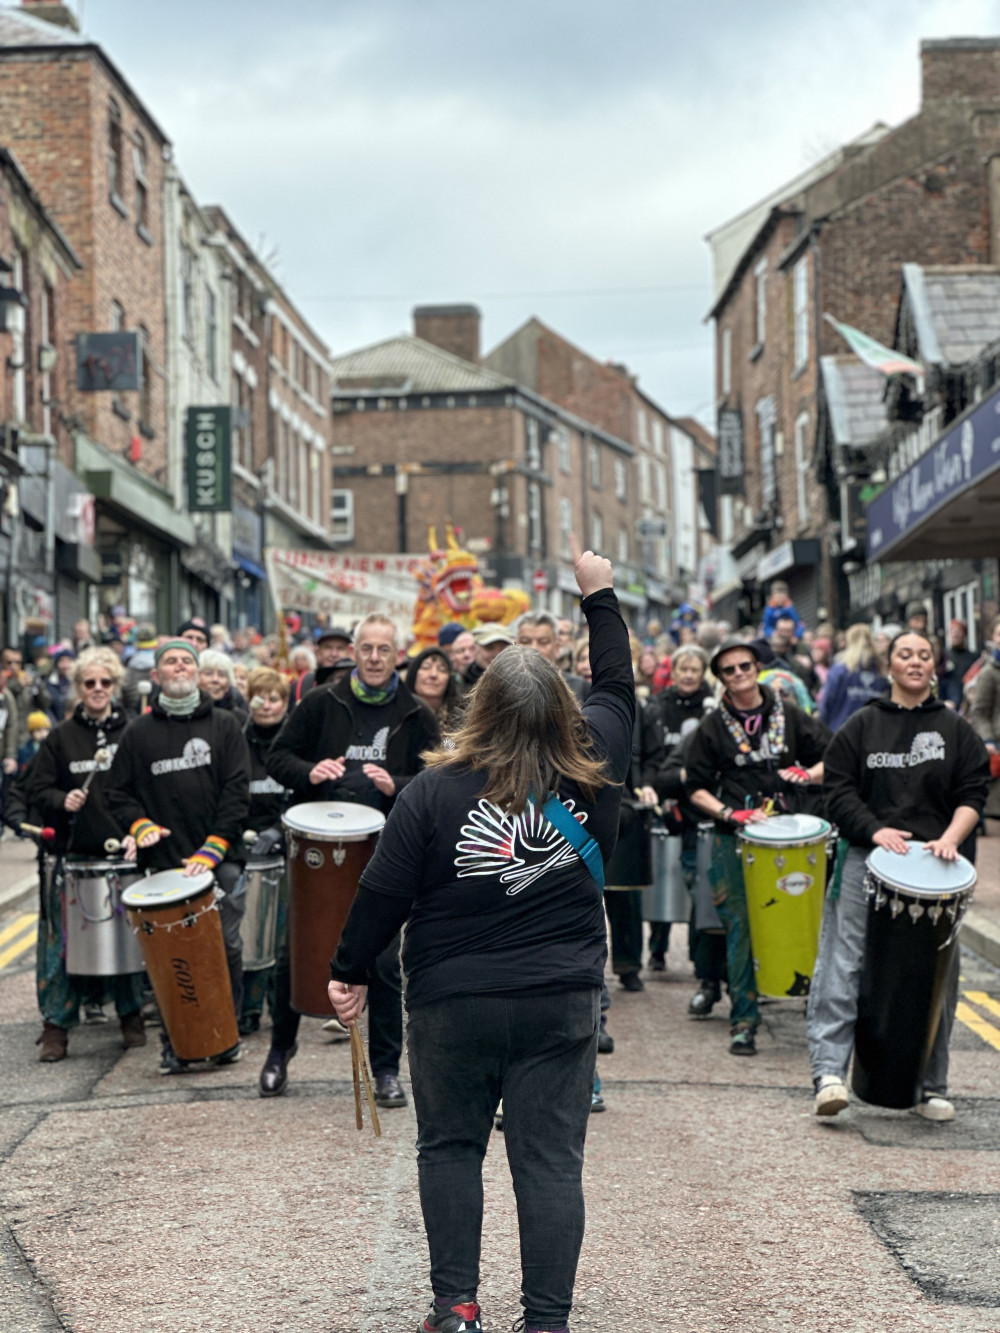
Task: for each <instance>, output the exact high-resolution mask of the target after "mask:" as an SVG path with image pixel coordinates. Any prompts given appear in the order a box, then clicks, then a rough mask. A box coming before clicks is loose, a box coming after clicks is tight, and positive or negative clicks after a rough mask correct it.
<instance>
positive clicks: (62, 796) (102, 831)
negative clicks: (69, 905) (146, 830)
mask: <svg viewBox="0 0 1000 1333" xmlns="http://www.w3.org/2000/svg"><path fill="white" fill-rule="evenodd" d="M124 674H125V673H124V671H123V669H122V665H121V663H120V662H119V660H118V658H117V656H116V655H115V654H114V653H113V652H112V651H111V649H110V648H88V649H85V650H84V652H82V653H81V654H80V656H79V657H78V658H77V659H76V661H75V662H74V664H73V674H72V684H73V688H74V691H75V693H76V695H77V697H78V699H79V702H78V703H77V705H76V707H75V708H74V710H73V713H72V714H71V716H70V717H68V718H67V719H66V721H65V722H60V723H59V725H58V726H57V727H55V728H54V729H53V730H52V731H51V732H50V733H49V735H48V736H47V737H46V739H45V740H44V741H43V742H42V744H41V747H40V748H39V751H38V754H37V755H36V756H35V758H34V761H33V762H32V766H31V769H30V771H29V774H28V782H27V791H28V801H29V805H30V807H31V809H32V811H33V812H34V813H36V814H37V817H38V819H39V821H40V822H41V823H42V824H46V825H49V826H51V827H52V828H53V829H54V830H55V839H54V842H53V843H52V844H51V850H52V851H53V852H54V853H55V855H56V858H57V862H56V863H57V866H58V865H60V864H61V863H62V862H63V861H64V859H65V858H66V857H72V858H77V859H81V860H91V861H94V860H101V861H104V860H107V859H108V854H107V852H106V851H105V847H104V844H105V840H106V839H108V838H115V839H117V838H118V837H119V828H118V824H117V822H116V821H115V820H114V819H112V817H111V813H110V811H109V809H108V806H107V803H106V801H105V797H104V787H105V784H106V782H107V776H106V775H107V772H108V769H109V768H110V767H111V760H112V758H113V757H114V753H115V751H116V750H117V748H118V742H119V740H120V739H121V734H122V731H123V730H124V728H125V726H126V724H127V721H128V719H127V718H126V716H125V713H124V712H123V710H122V708H121V705H120V704H119V703H118V702H117V701H116V698H115V695H116V694H117V692H118V691H119V690H120V688H121V682H122V677H123V676H124ZM88 778H89V779H90V782H89V785H88V786H85V785H84V784H85V783H86V782H87V780H88ZM124 854H125V856H126V858H127V859H129V860H134V858H135V842H134V840H133V839H131V838H126V839H125V848H124ZM61 882H62V877H61V875H55V874H54V875H52V876H51V878H50V879H49V880H48V882H46V881H45V880H44V878H43V882H42V907H41V912H40V914H39V920H38V946H37V982H38V1007H39V1008H40V1009H41V1011H42V1019H43V1021H44V1027H43V1029H42V1035H41V1036H40V1037H39V1039H38V1042H37V1043H36V1045H40V1046H41V1053H40V1055H39V1057H38V1058H39V1060H41V1061H42V1062H43V1063H46V1064H49V1063H53V1062H54V1061H56V1060H62V1059H64V1058H65V1056H66V1049H67V1044H68V1040H69V1029H70V1028H71V1027H75V1026H76V1024H77V1023H78V1022H79V1021H80V1004H81V1002H83V1001H86V1003H88V1004H91V1003H97V1004H102V1003H104V1001H105V999H106V998H110V999H112V1000H113V1001H114V1004H115V1009H116V1011H117V1013H118V1018H119V1021H120V1024H121V1032H122V1045H123V1046H124V1047H125V1048H126V1049H128V1048H129V1047H131V1046H145V1044H146V1034H145V1032H144V1031H143V1022H142V1017H141V1015H140V1012H139V1011H140V1009H141V1007H142V973H141V972H132V973H127V974H125V975H122V976H117V977H108V978H105V979H99V978H95V977H87V978H83V977H70V976H68V975H67V972H66V961H65V957H64V955H63V939H62V916H63V913H62V901H61V897H62V895H61V890H60V885H61ZM105 983H106V988H107V992H109V994H108V995H105V994H104V986H105ZM95 988H96V990H95Z"/></svg>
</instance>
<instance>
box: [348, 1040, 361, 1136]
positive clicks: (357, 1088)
mask: <svg viewBox="0 0 1000 1333" xmlns="http://www.w3.org/2000/svg"><path fill="white" fill-rule="evenodd" d="M356 1031H357V1024H356V1023H352V1024H351V1076H352V1078H353V1079H354V1119H355V1120H356V1121H357V1125H358V1129H359V1130H360V1129H361V1126H362V1119H361V1076H360V1074H359V1071H358V1050H357V1046H356V1045H355V1042H354V1034H355V1032H356Z"/></svg>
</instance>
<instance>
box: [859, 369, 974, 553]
mask: <svg viewBox="0 0 1000 1333" xmlns="http://www.w3.org/2000/svg"><path fill="white" fill-rule="evenodd" d="M998 418H1000V392H998V393H996V394H994V395H992V397H990V398H989V399H987V401H986V402H985V403H981V404H980V405H979V406H978V407H977V408H976V409H975V411H974V412H972V413H970V415H969V416H967V417H966V418H965V420H964V421H963V422H962V423H961V424H960V425H958V426H956V427H955V428H954V429H953V430H951V431H949V432H948V434H947V435H945V436H944V437H943V439H941V440H940V441H939V442H938V443H937V444H935V445H934V446H933V447H932V448H931V449H929V450H928V451H927V453H926V454H924V456H923V457H922V458H920V459H918V461H917V462H916V463H914V464H913V466H912V467H910V468H909V469H908V470H907V471H906V472H904V473H903V475H902V476H901V477H898V478H897V479H896V480H895V481H894V482H893V483H892V485H890V486H887V487H886V489H885V490H884V491H883V492H882V493H881V495H879V496H877V497H876V498H875V499H874V500H873V501H872V502H871V504H870V505H869V506H868V510H867V514H868V558H869V559H870V560H874V559H878V558H879V557H880V556H881V554H882V552H883V551H885V550H887V549H888V548H890V547H892V546H894V545H895V544H896V542H897V541H898V540H899V539H900V538H902V537H904V536H905V535H906V534H907V533H908V532H909V531H910V530H911V529H912V528H913V527H914V526H915V525H916V524H917V523H919V522H921V521H923V520H924V519H926V518H927V517H928V516H929V515H930V514H932V513H933V512H934V511H935V510H936V509H937V508H938V507H939V506H940V505H942V504H944V503H945V501H946V500H949V499H951V498H952V497H953V496H955V495H957V494H958V493H959V492H961V491H962V490H964V489H965V488H966V487H967V486H969V485H971V484H972V483H973V482H975V481H978V480H979V479H980V478H982V477H984V476H986V475H987V474H988V473H990V472H992V471H994V469H996V468H997V467H1000V420H998Z"/></svg>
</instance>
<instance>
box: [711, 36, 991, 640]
mask: <svg viewBox="0 0 1000 1333" xmlns="http://www.w3.org/2000/svg"><path fill="white" fill-rule="evenodd" d="M921 62H922V75H923V95H922V101H921V106H920V109H919V111H918V112H917V114H916V115H915V116H914V117H913V118H912V119H910V120H909V121H907V122H905V123H904V124H903V125H900V126H899V127H897V128H896V129H893V130H886V129H885V127H881V126H879V127H876V128H875V129H874V130H873V131H871V132H870V133H869V134H867V135H865V136H863V138H862V139H860V140H858V141H857V142H855V143H854V144H850V145H847V146H846V147H845V148H844V149H842V150H839V151H838V152H837V153H835V154H833V155H832V156H831V157H830V158H829V159H827V160H826V161H825V162H823V163H821V164H819V165H818V166H817V167H816V168H814V169H813V170H812V171H811V172H809V173H807V174H806V176H805V177H803V178H800V179H799V180H798V181H795V182H792V183H790V185H789V186H787V187H785V189H783V190H781V191H778V192H777V193H776V194H775V195H773V196H772V197H771V198H770V199H769V200H768V201H767V202H766V204H765V206H763V207H761V208H758V209H756V210H751V211H750V212H749V213H747V214H745V215H742V216H741V217H740V218H737V219H734V221H733V222H732V223H730V224H727V225H726V226H725V227H723V228H719V229H718V230H717V231H716V232H714V233H713V234H712V235H711V236H710V238H709V240H710V243H711V244H712V249H713V258H714V261H715V269H716V302H715V305H714V307H713V310H712V317H713V319H714V320H715V326H716V393H717V403H718V408H719V413H720V436H725V437H726V438H727V440H729V441H734V438H735V437H734V431H733V427H734V423H741V425H742V453H743V457H742V469H737V468H736V463H735V459H734V456H733V451H731V450H730V451H729V452H728V453H727V449H726V448H723V449H722V458H721V460H720V471H722V472H724V471H726V470H727V469H728V470H729V471H730V472H734V471H736V470H740V471H741V476H739V477H738V478H737V477H734V476H731V477H730V481H731V484H732V489H733V490H734V491H735V492H736V493H735V494H734V496H733V499H732V502H731V503H732V509H733V551H734V554H735V555H736V557H737V560H738V562H739V564H738V576H737V578H735V579H734V580H733V581H732V583H733V586H732V587H730V588H728V589H726V590H724V591H727V592H728V593H729V595H730V597H731V598H732V599H733V601H734V609H735V604H736V603H737V602H740V603H741V604H742V611H743V614H744V615H745V617H746V618H751V617H753V616H755V615H756V614H757V613H758V612H759V608H760V599H761V596H762V594H763V591H764V585H765V584H766V583H767V582H768V581H769V579H770V578H772V577H774V576H776V575H779V574H780V575H781V577H783V578H786V579H787V580H789V581H790V582H791V583H792V584H793V589H792V590H793V595H794V596H795V597H796V600H797V602H798V601H801V602H802V603H803V605H804V606H805V607H806V609H807V611H810V612H812V616H813V617H815V615H818V614H819V613H820V611H821V610H823V609H825V610H828V611H829V612H830V614H831V615H832V616H834V617H835V618H837V619H841V620H842V619H843V618H844V616H845V614H846V613H847V610H848V600H847V590H846V584H845V581H844V579H843V577H842V572H841V566H842V561H843V557H844V555H845V554H846V553H844V552H842V551H841V549H840V534H841V524H840V517H841V506H842V503H843V502H844V497H843V493H842V487H841V484H840V483H841V478H840V477H839V476H838V475H837V471H836V460H835V459H831V458H830V457H829V456H828V455H827V454H826V452H825V451H824V449H823V447H822V446H823V442H824V439H825V438H826V435H827V432H826V429H825V424H824V421H825V416H826V414H827V413H828V405H827V404H826V403H825V401H824V391H823V385H822V382H821V378H820V374H819V359H820V358H821V357H824V356H826V357H829V356H835V355H837V354H840V353H842V352H843V351H844V343H843V341H842V339H841V338H840V336H839V335H838V334H837V333H836V331H835V330H834V329H833V328H832V327H831V325H830V324H829V323H827V322H826V321H825V320H824V318H823V316H824V314H826V313H829V314H831V315H832V316H834V317H835V318H836V319H838V320H840V321H842V322H844V323H847V324H850V325H853V326H854V327H856V328H859V329H861V330H863V331H864V332H865V333H867V334H869V335H870V336H872V337H874V338H876V339H878V340H879V341H881V342H884V343H886V344H887V345H890V346H891V345H892V342H893V338H894V333H895V319H896V313H897V309H898V303H899V293H900V290H901V272H902V266H903V264H904V263H907V262H912V263H918V264H930V265H934V264H984V263H990V262H995V261H996V258H997V249H998V236H1000V233H998V224H997V218H998V217H1000V213H998V210H997V207H996V204H997V201H998V199H1000V193H998V189H1000V165H998V164H1000V156H998V154H1000V42H998V41H997V40H995V39H956V40H949V41H929V42H924V43H923V44H922V47H921ZM723 414H726V415H725V416H723ZM734 414H739V415H738V416H736V415H734ZM737 452H738V451H737ZM857 610H859V608H852V611H857ZM806 618H807V619H810V616H809V615H807V617H806Z"/></svg>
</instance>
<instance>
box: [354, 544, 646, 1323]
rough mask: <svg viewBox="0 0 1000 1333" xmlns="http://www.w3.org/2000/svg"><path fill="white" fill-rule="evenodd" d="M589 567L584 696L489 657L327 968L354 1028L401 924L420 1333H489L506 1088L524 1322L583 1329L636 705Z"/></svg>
mask: <svg viewBox="0 0 1000 1333" xmlns="http://www.w3.org/2000/svg"><path fill="white" fill-rule="evenodd" d="M576 577H577V582H578V583H579V586H580V592H581V594H582V598H583V600H582V603H581V610H582V611H583V613H584V615H585V616H586V618H587V622H588V625H589V628H590V660H591V665H592V669H593V684H592V686H591V690H590V694H589V695H588V698H587V702H586V703H585V704H584V705H583V708H582V711H581V709H580V707H579V706H578V705H577V703H576V700H575V699H574V697H573V695H572V694H571V693H570V691H569V690H568V689H567V687H566V684H565V682H564V679H563V677H562V674H561V673H560V672H559V670H558V668H557V667H556V666H555V665H554V663H552V662H550V661H548V660H547V659H546V658H545V657H543V656H542V654H541V653H539V652H536V651H533V650H531V649H529V648H522V647H517V646H512V647H510V648H507V649H505V651H504V652H502V653H501V654H500V655H499V657H497V658H496V660H495V661H494V662H493V663H491V665H490V666H489V667H488V668H487V670H486V672H485V673H484V674H483V676H482V677H481V678H480V680H479V683H478V685H477V686H476V690H475V693H474V694H473V696H472V699H471V702H470V704H469V708H468V712H467V714H466V717H465V720H464V722H463V725H462V726H461V728H460V729H459V730H458V731H457V732H455V733H453V742H454V748H450V749H444V748H442V749H440V750H437V751H435V752H433V753H432V754H431V756H430V757H429V759H428V767H427V769H426V770H425V771H424V772H422V773H420V774H418V776H417V777H416V778H414V779H413V781H412V782H411V783H409V784H408V785H407V786H406V787H405V788H404V789H403V791H402V792H401V793H400V795H399V798H398V799H397V801H396V804H395V806H394V807H393V809H392V811H391V812H390V814H389V817H388V820H387V821H386V826H385V830H384V831H383V833H382V836H381V837H380V839H379V842H378V846H377V848H376V851H375V854H374V856H373V857H372V859H371V861H370V862H369V864H368V867H367V869H366V870H365V872H364V875H363V876H362V879H361V885H360V887H359V889H358V894H357V897H356V898H355V901H354V905H353V907H352V909H351V913H350V916H349V917H348V920H347V924H346V926H345V929H344V934H343V938H342V940H341V944H340V948H339V950H338V952H337V957H336V959H335V960H334V963H333V964H332V967H331V972H332V975H333V977H334V980H333V981H331V983H330V999H331V1001H332V1002H333V1006H334V1008H335V1009H336V1011H337V1014H338V1016H339V1018H340V1019H341V1021H342V1022H344V1023H353V1022H355V1021H356V1019H357V1017H358V1015H359V1014H360V1013H361V1010H362V1009H363V1007H364V1002H365V985H364V983H365V980H366V978H367V976H368V972H369V968H370V967H371V964H372V962H373V960H374V959H375V958H376V957H377V955H378V953H379V950H380V949H382V948H383V947H384V946H385V943H386V942H387V941H388V940H391V939H392V937H393V935H394V934H395V932H396V931H397V930H399V928H400V926H401V925H402V924H403V923H404V922H406V934H405V937H404V945H403V966H404V969H405V971H406V977H407V992H406V995H407V1009H408V1014H409V1024H408V1051H409V1060H410V1074H411V1077H412V1080H413V1100H414V1105H415V1107H416V1112H417V1129H418V1137H417V1164H418V1178H419V1184H420V1201H421V1206H422V1209H423V1214H424V1225H425V1227H426V1230H427V1239H428V1244H429V1247H430V1257H431V1285H432V1287H433V1292H434V1303H433V1306H432V1308H431V1311H430V1313H429V1314H428V1315H427V1317H426V1318H425V1320H424V1321H423V1323H422V1324H421V1325H420V1327H421V1329H423V1330H424V1333H459V1330H467V1331H468V1333H474V1331H476V1330H481V1329H482V1324H481V1322H480V1311H479V1306H478V1303H477V1289H478V1283H479V1254H480V1240H481V1231H482V1216H483V1185H482V1160H483V1157H484V1156H485V1153H486V1148H487V1144H488V1142H489V1137H490V1131H491V1129H492V1126H493V1117H494V1114H495V1112H496V1109H497V1106H498V1104H499V1102H500V1099H501V1098H502V1099H503V1103H504V1133H505V1138H506V1148H507V1157H508V1161H509V1163H510V1169H511V1174H512V1177H513V1181H514V1188H515V1192H516V1195H517V1205H518V1223H519V1228H520V1237H521V1269H522V1294H521V1303H522V1305H523V1306H524V1328H525V1333H537V1331H538V1330H561V1333H566V1330H567V1327H568V1326H567V1319H568V1317H569V1311H570V1307H571V1304H572V1298H573V1283H574V1279H575V1276H576V1266H577V1260H578V1258H579V1253H580V1245H581V1243H582V1240H583V1227H584V1204H583V1188H582V1171H583V1145H584V1139H585V1136H586V1131H587V1122H588V1119H589V1116H590V1110H591V1097H592V1088H593V1077H594V1067H595V1059H596V1052H597V1034H598V1023H599V1018H600V994H601V984H602V981H603V977H604V965H605V960H606V958H607V936H606V927H605V922H604V910H603V906H602V899H601V884H602V882H603V867H602V858H607V857H608V856H609V855H610V853H611V850H612V848H613V846H614V841H615V836H616V833H617V829H618V810H619V805H620V802H621V796H622V783H623V781H624V778H625V776H626V774H627V773H628V769H629V761H630V755H631V742H632V726H633V718H634V713H635V690H634V684H633V677H632V663H631V658H630V654H629V646H628V635H627V632H626V629H625V625H624V622H623V621H622V618H621V614H620V612H619V610H618V600H617V598H616V597H615V595H614V592H613V591H612V582H613V581H612V571H611V565H610V563H609V561H607V560H604V559H602V558H600V557H599V556H596V555H594V554H593V553H592V552H590V551H588V552H586V553H585V554H582V555H578V558H577V561H576ZM553 790H554V791H555V793H556V795H557V796H558V798H559V799H558V800H556V801H555V802H552V803H550V804H548V805H547V811H548V814H547V815H546V816H543V814H542V812H541V809H540V807H541V806H542V805H545V804H546V799H547V797H548V796H549V794H550V793H551V792H552V791H553ZM529 798H531V799H529ZM549 815H550V816H551V821H550V818H549ZM557 824H558V828H557ZM562 828H565V829H566V832H567V833H568V834H569V841H567V839H566V837H565V836H564V835H563V832H562V831H561V829H562ZM585 840H586V841H585ZM590 840H594V841H596V843H597V845H598V847H599V853H598V854H597V856H596V858H595V855H594V853H595V851H596V849H595V848H594V847H593V845H592V844H591V842H590ZM577 844H579V845H580V846H579V851H578V850H576V846H577ZM584 858H586V859H584ZM590 866H592V867H593V871H592V870H591V869H590V868H588V867H590Z"/></svg>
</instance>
